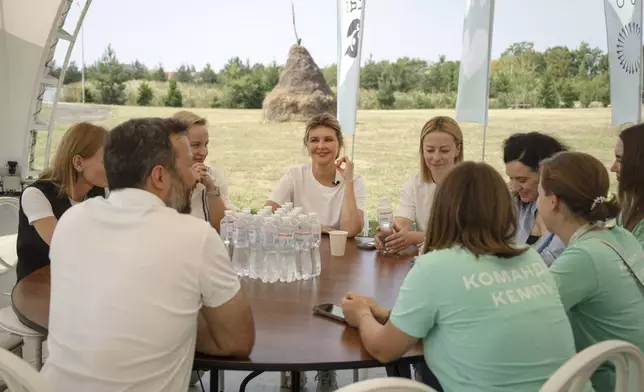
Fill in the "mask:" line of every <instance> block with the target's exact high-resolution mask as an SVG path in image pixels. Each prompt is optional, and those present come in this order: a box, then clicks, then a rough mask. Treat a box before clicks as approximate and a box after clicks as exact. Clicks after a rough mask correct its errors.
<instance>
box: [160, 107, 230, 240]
mask: <svg viewBox="0 0 644 392" xmlns="http://www.w3.org/2000/svg"><path fill="white" fill-rule="evenodd" d="M172 117H173V118H175V119H177V120H181V121H183V122H185V123H187V124H188V140H189V141H190V148H191V149H192V157H193V160H194V164H193V169H194V170H195V171H196V172H197V174H199V178H200V179H201V181H200V183H199V184H197V187H196V188H195V190H194V192H193V193H192V202H191V214H192V215H193V216H195V217H197V218H199V219H204V220H207V221H209V222H210V225H211V226H212V227H213V228H215V229H216V230H217V231H219V223H220V222H221V220H222V219H223V218H224V210H237V209H238V208H237V206H235V204H233V203H232V202H231V201H230V199H229V198H228V183H227V182H226V177H225V176H224V172H223V171H222V170H221V169H219V168H218V167H215V166H207V165H206V164H205V163H204V162H205V161H206V158H207V157H208V144H209V137H208V122H207V121H206V119H205V118H204V117H200V116H198V115H196V114H194V113H192V112H189V111H186V110H182V111H180V112H177V113H175V114H174V115H173V116H172Z"/></svg>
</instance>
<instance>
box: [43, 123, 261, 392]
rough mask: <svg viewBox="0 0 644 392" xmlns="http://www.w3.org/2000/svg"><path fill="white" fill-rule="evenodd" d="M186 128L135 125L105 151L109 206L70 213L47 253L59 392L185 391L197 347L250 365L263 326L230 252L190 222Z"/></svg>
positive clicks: (49, 372)
mask: <svg viewBox="0 0 644 392" xmlns="http://www.w3.org/2000/svg"><path fill="white" fill-rule="evenodd" d="M191 165H192V156H191V152H190V146H189V143H188V139H187V136H186V128H185V125H184V124H183V123H181V122H178V121H176V120H171V119H160V118H156V119H134V120H130V121H127V122H125V123H123V124H121V125H119V126H117V127H116V128H114V129H113V130H112V131H111V132H110V134H109V136H108V138H107V141H106V144H105V169H106V173H107V179H108V183H109V189H110V195H109V197H108V199H103V198H95V199H92V200H88V201H87V202H83V203H80V204H78V205H75V206H73V207H72V208H70V209H69V210H68V211H67V212H66V213H65V214H64V215H63V216H62V218H61V219H60V220H59V222H58V225H57V226H56V230H55V232H54V235H53V238H52V243H51V252H50V258H51V304H50V316H49V338H48V341H49V345H48V348H49V358H48V360H47V362H46V364H45V366H44V367H43V369H42V374H43V375H44V376H45V377H46V378H47V381H48V382H49V383H50V385H51V388H52V390H53V391H54V392H69V391H92V392H119V391H128V392H137V391H141V392H142V391H146V392H147V391H155V392H162V391H163V392H164V391H167V392H171V391H172V392H175V391H185V390H187V388H188V384H189V378H190V371H191V368H192V362H193V357H194V353H195V348H196V349H197V350H198V351H202V352H205V353H208V354H212V355H234V356H242V357H246V356H248V355H249V354H250V352H251V350H252V347H253V344H254V340H255V328H254V324H253V317H252V314H251V310H250V306H249V303H248V301H247V299H246V297H245V296H244V294H243V293H242V292H241V291H240V284H239V280H238V278H237V276H236V274H235V272H234V270H233V268H232V266H231V263H230V260H229V258H228V255H227V252H226V249H225V248H224V245H223V243H222V241H221V239H220V238H219V236H218V235H217V233H216V232H215V230H213V229H212V227H211V226H210V225H209V224H208V222H206V221H203V220H199V219H195V218H194V217H192V216H190V215H189V213H190V198H191V193H192V190H193V189H194V187H195V184H196V181H197V178H196V175H195V173H194V171H193V170H192V169H191Z"/></svg>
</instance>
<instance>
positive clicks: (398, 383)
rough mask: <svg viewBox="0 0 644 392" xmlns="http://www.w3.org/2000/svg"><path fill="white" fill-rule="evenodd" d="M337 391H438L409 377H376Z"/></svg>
mask: <svg viewBox="0 0 644 392" xmlns="http://www.w3.org/2000/svg"><path fill="white" fill-rule="evenodd" d="M336 392H436V390H435V389H434V388H431V387H429V386H427V385H425V384H423V383H420V382H418V381H414V380H410V379H407V378H395V377H386V378H374V379H372V380H365V381H360V382H357V383H355V384H351V385H347V386H346V387H342V388H340V389H338V390H337V391H336Z"/></svg>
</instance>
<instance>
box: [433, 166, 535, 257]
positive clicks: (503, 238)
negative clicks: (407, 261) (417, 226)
mask: <svg viewBox="0 0 644 392" xmlns="http://www.w3.org/2000/svg"><path fill="white" fill-rule="evenodd" d="M430 211H431V213H430V215H429V222H428V224H427V227H428V229H427V234H426V236H425V248H424V253H427V252H432V251H435V250H441V249H448V248H452V247H454V246H461V247H463V248H465V249H467V250H469V251H470V252H472V253H473V254H474V255H476V257H478V256H481V255H496V256H498V257H504V258H508V257H514V256H517V255H520V254H521V253H523V252H525V251H526V250H527V249H528V248H526V247H523V248H520V247H516V246H515V245H514V235H515V233H516V226H517V223H516V222H517V219H516V215H515V211H514V204H513V202H512V197H511V196H510V193H509V192H508V187H507V185H506V184H505V182H504V181H503V178H502V177H501V175H500V174H499V173H498V172H497V171H496V170H494V168H493V167H492V166H490V165H488V164H487V163H484V162H462V163H459V164H457V165H456V166H455V167H454V168H453V169H452V170H451V171H450V172H449V174H448V175H447V176H446V177H445V179H444V180H443V182H442V183H441V186H439V187H438V188H437V190H436V194H435V195H434V200H433V202H432V207H431V210H430Z"/></svg>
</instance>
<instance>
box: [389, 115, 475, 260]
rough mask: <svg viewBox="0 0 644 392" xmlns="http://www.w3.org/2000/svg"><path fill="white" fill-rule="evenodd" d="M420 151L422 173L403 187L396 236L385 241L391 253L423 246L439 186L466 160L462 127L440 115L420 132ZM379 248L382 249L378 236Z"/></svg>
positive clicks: (395, 223)
mask: <svg viewBox="0 0 644 392" xmlns="http://www.w3.org/2000/svg"><path fill="white" fill-rule="evenodd" d="M418 151H419V155H420V173H417V174H415V175H413V176H411V177H410V178H409V179H408V180H407V182H405V183H404V184H403V186H402V189H401V191H400V200H399V202H398V208H397V209H396V212H395V215H394V230H393V231H394V233H393V234H391V235H389V236H388V237H386V238H385V243H384V248H385V250H386V251H387V252H389V253H395V252H398V251H401V250H404V249H407V248H408V247H409V246H410V245H417V244H420V243H421V242H423V240H424V239H425V232H426V231H427V222H428V221H429V212H430V210H431V206H432V201H433V200H434V193H435V192H436V187H437V186H438V185H439V184H440V183H441V182H442V181H443V179H444V178H445V176H446V175H447V173H449V171H450V170H451V169H452V168H453V167H454V166H455V165H456V164H457V163H459V162H462V161H463V132H462V131H461V127H460V126H459V125H458V123H457V122H456V121H455V120H454V119H452V118H450V117H446V116H437V117H434V118H432V119H430V120H429V121H427V122H426V123H425V125H424V126H423V129H422V130H421V131H420V143H419V149H418ZM414 223H415V224H416V230H415V231H413V224H414ZM376 247H377V248H378V249H382V247H383V243H382V241H381V238H380V236H378V235H377V236H376Z"/></svg>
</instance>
